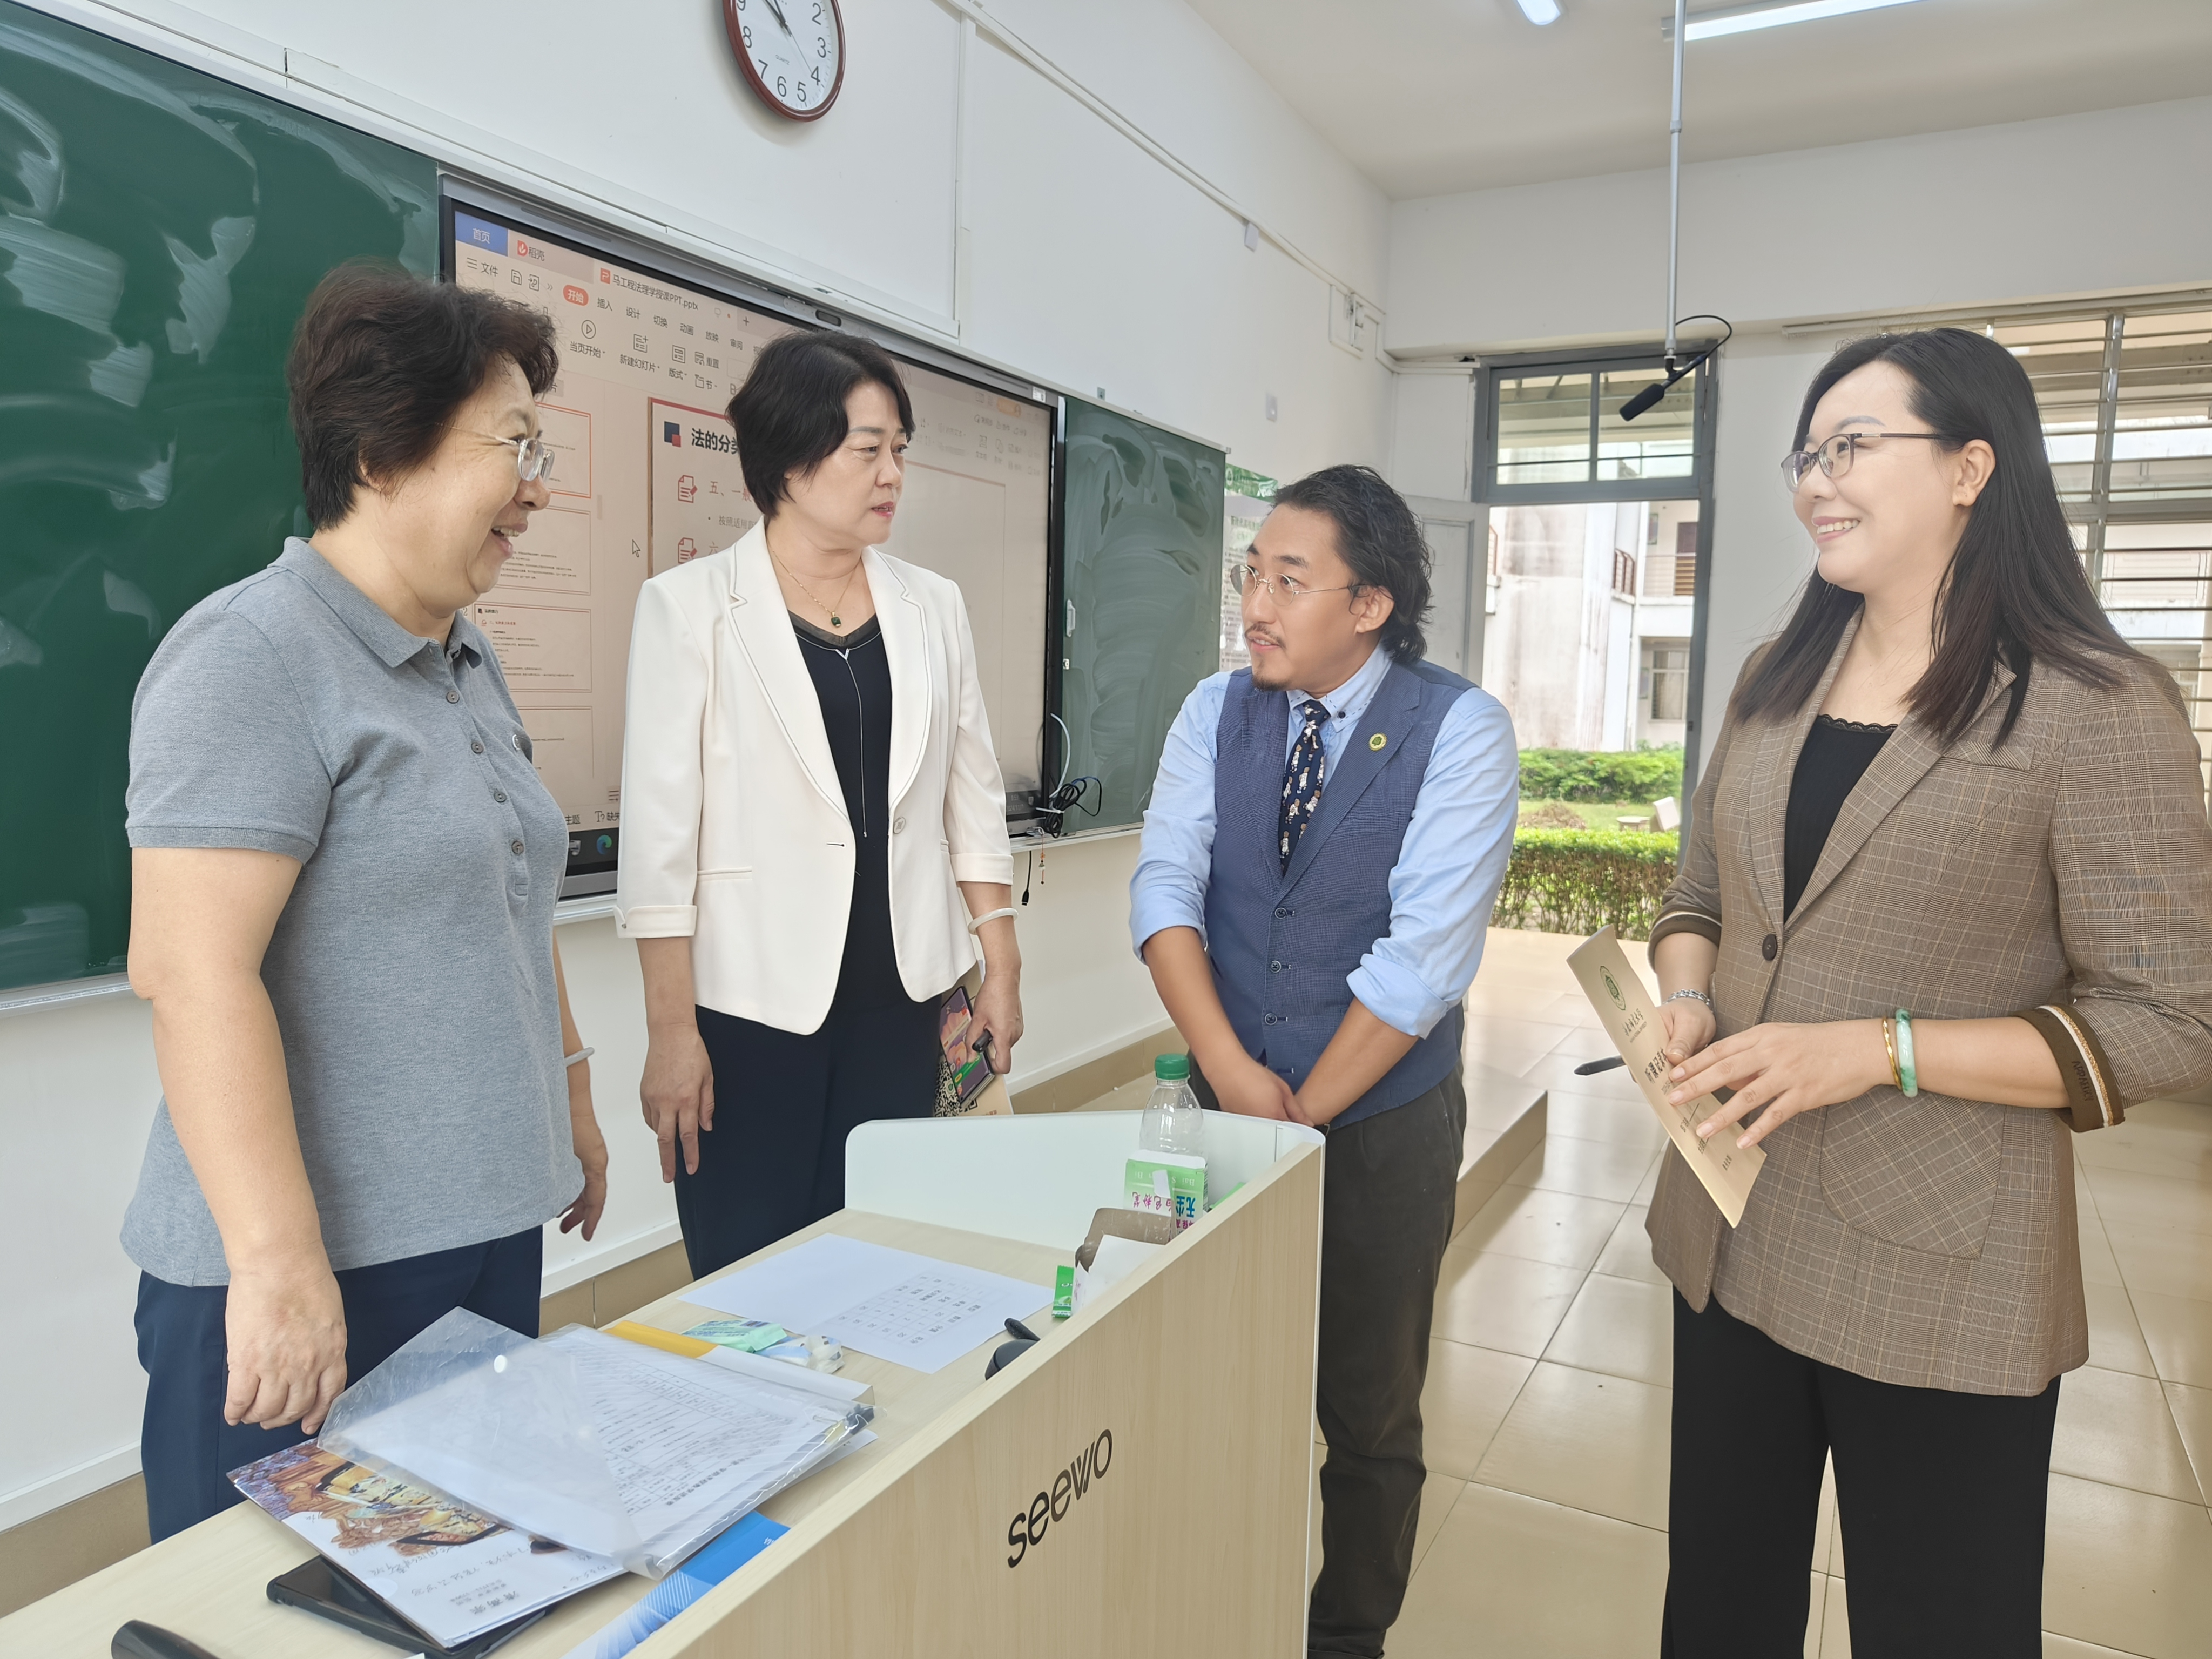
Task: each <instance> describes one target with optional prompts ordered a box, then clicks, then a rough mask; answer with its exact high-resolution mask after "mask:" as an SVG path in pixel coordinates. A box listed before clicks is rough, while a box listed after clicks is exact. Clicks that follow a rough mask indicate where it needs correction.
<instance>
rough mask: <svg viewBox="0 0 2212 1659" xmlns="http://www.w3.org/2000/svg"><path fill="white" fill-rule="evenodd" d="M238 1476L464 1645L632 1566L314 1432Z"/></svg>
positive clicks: (397, 1605) (287, 1518)
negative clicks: (477, 1506) (325, 1445)
mask: <svg viewBox="0 0 2212 1659" xmlns="http://www.w3.org/2000/svg"><path fill="white" fill-rule="evenodd" d="M230 1478H231V1480H232V1482H233V1484H234V1485H235V1486H237V1487H238V1489H239V1491H240V1492H244V1493H245V1494H246V1496H247V1497H248V1498H252V1500H253V1501H254V1502H255V1503H256V1504H259V1505H260V1506H261V1507H262V1508H263V1509H264V1510H267V1511H268V1512H269V1513H270V1515H272V1516H275V1517H276V1519H277V1520H279V1521H282V1522H283V1523H284V1524H285V1525H286V1526H288V1527H289V1528H291V1529H292V1530H293V1531H294V1532H296V1533H298V1534H300V1536H301V1537H302V1538H304V1539H306V1540H307V1541H308V1542H309V1543H311V1544H313V1546H314V1547H316V1548H317V1549H318V1550H319V1551H321V1552H322V1553H323V1554H325V1556H327V1557H329V1558H330V1559H331V1560H332V1561H334V1562H336V1563H337V1565H339V1566H341V1567H343V1568H344V1569H345V1570H346V1571H348V1572H349V1573H351V1574H352V1575H353V1576H354V1577H356V1578H358V1579H359V1580H361V1582H362V1583H364V1584H366V1585H368V1588H369V1589H371V1590H372V1591H374V1593H375V1594H376V1595H377V1596H378V1597H380V1599H381V1600H382V1601H384V1603H385V1605H386V1606H387V1607H390V1608H391V1609H392V1611H393V1612H394V1613H398V1615H399V1616H400V1617H401V1618H402V1619H404V1620H406V1621H407V1622H408V1623H409V1624H410V1625H412V1626H415V1627H416V1629H417V1630H419V1631H421V1632H422V1634H423V1635H425V1636H428V1637H429V1638H431V1639H432V1640H433V1641H435V1642H436V1643H437V1644H438V1645H439V1646H440V1647H445V1648H454V1647H459V1646H460V1645H461V1644H463V1643H464V1642H467V1641H470V1640H471V1639H473V1638H476V1637H478V1636H481V1635H482V1634H483V1632H486V1631H488V1630H493V1629H495V1628H497V1627H498V1626H501V1625H504V1624H507V1623H508V1622H509V1621H511V1620H516V1619H520V1618H521V1617H522V1616H523V1615H524V1614H525V1613H535V1612H537V1611H538V1608H540V1607H550V1606H551V1605H552V1604H553V1603H554V1602H556V1601H565V1600H566V1599H567V1598H568V1597H569V1596H571V1595H574V1594H575V1593H576V1592H577V1591H579V1590H581V1589H589V1588H590V1587H591V1586H592V1585H593V1584H598V1583H605V1581H606V1580H607V1579H610V1578H614V1577H619V1576H620V1575H621V1573H622V1570H623V1567H622V1563H621V1562H619V1561H617V1560H614V1559H611V1557H608V1556H605V1555H594V1554H592V1553H590V1552H589V1551H587V1550H574V1549H569V1548H568V1547H566V1546H565V1545H562V1544H558V1543H556V1542H555V1541H553V1540H551V1539H550V1538H542V1537H535V1538H534V1537H532V1535H531V1534H529V1533H527V1532H521V1531H517V1530H516V1529H515V1528H513V1527H510V1526H508V1525H507V1524H506V1523H505V1522H501V1521H497V1520H495V1519H493V1518H492V1517H491V1516H488V1515H484V1514H482V1513H479V1512H478V1511H477V1510H473V1509H471V1508H470V1507H469V1506H468V1505H466V1504H457V1503H455V1502H454V1501H453V1499H452V1498H448V1497H447V1496H446V1494H445V1493H443V1492H436V1491H434V1490H432V1489H431V1488H429V1487H428V1486H420V1485H416V1484H412V1483H410V1482H408V1481H404V1480H395V1479H394V1478H392V1476H390V1475H386V1474H378V1473H377V1472H376V1471H375V1470H374V1469H369V1468H363V1467H362V1465H360V1464H359V1463H355V1462H349V1461H348V1460H347V1459H345V1458H343V1457H341V1456H340V1455H338V1454H337V1453H336V1452H331V1451H325V1450H324V1449H322V1448H321V1447H319V1446H318V1445H316V1444H315V1443H313V1441H309V1442H307V1443H305V1444H302V1445H297V1446H288V1447H287V1448H285V1449H283V1451H279V1452H271V1453H270V1455H268V1456H266V1457H264V1458H262V1459H260V1460H259V1461H258V1462H252V1463H249V1464H247V1465H246V1467H245V1468H242V1469H237V1470H234V1471H233V1473H232V1474H231V1477H230Z"/></svg>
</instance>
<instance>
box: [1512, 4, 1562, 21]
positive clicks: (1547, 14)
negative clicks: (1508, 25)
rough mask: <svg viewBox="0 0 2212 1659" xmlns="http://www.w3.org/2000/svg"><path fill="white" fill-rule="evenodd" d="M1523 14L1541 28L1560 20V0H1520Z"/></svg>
mask: <svg viewBox="0 0 2212 1659" xmlns="http://www.w3.org/2000/svg"><path fill="white" fill-rule="evenodd" d="M1520 3H1521V15H1522V16H1523V17H1525V18H1527V19H1528V21H1530V22H1532V23H1534V24H1535V25H1536V27H1539V28H1541V27H1543V26H1544V25H1545V24H1547V23H1556V22H1558V21H1559V0H1520Z"/></svg>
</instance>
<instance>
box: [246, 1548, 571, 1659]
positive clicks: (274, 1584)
mask: <svg viewBox="0 0 2212 1659" xmlns="http://www.w3.org/2000/svg"><path fill="white" fill-rule="evenodd" d="M269 1599H270V1601H274V1602H276V1605H277V1606H279V1607H299V1608H301V1609H302V1610H303V1611H305V1612H307V1613H315V1614H318V1615H319V1616H320V1617H322V1618H325V1619H328V1620H331V1622H332V1623H334V1624H340V1625H343V1626H345V1627H346V1628H347V1629H348V1630H352V1631H358V1632H361V1633H362V1635H363V1636H368V1637H374V1638H375V1639H376V1640H378V1641H380V1642H389V1643H390V1644H392V1646H393V1647H395V1648H404V1649H406V1650H407V1651H408V1652H410V1653H419V1654H423V1655H426V1656H428V1659H481V1656H483V1655H484V1654H487V1653H489V1652H491V1651H492V1650H494V1649H495V1648H498V1647H500V1646H502V1645H503V1644H506V1643H507V1641H509V1640H510V1639H511V1638H514V1637H516V1636H520V1634H521V1633H522V1632H524V1631H526V1630H528V1629H529V1628H530V1627H531V1626H532V1625H534V1624H536V1623H537V1622H538V1620H541V1619H543V1618H544V1616H545V1615H546V1613H549V1612H550V1611H551V1609H550V1608H548V1607H540V1608H538V1611H537V1612H535V1613H525V1614H524V1615H523V1616H522V1617H521V1618H520V1619H517V1620H513V1622H512V1623H509V1624H505V1625H501V1626H499V1628H497V1629H496V1630H488V1631H486V1632H484V1633H483V1635H482V1636H479V1637H477V1638H476V1639H475V1640H473V1641H469V1642H464V1643H462V1644H461V1645H460V1646H459V1647H457V1648H441V1647H440V1646H439V1645H438V1644H436V1643H435V1642H433V1641H432V1640H431V1639H430V1638H428V1637H427V1636H425V1635H424V1634H423V1633H422V1632H421V1631H419V1630H417V1629H416V1628H415V1626H412V1625H410V1624H409V1623H408V1622H407V1621H406V1620H404V1619H402V1618H401V1617H400V1616H399V1615H398V1613H394V1612H393V1611H392V1608H391V1607H389V1606H387V1605H386V1603H385V1601H383V1599H382V1598H381V1597H380V1596H379V1595H377V1594H376V1592H375V1591H374V1590H372V1589H369V1588H368V1585H366V1584H364V1583H362V1582H361V1580H360V1579H358V1578H356V1577H354V1576H353V1575H352V1574H351V1573H349V1572H348V1571H346V1570H345V1569H344V1568H343V1567H341V1566H337V1565H333V1564H332V1563H331V1562H329V1561H325V1559H323V1558H322V1557H321V1556H319V1555H316V1556H311V1557H309V1558H308V1559H307V1560H305V1561H302V1562H301V1563H300V1565H298V1566H296V1567H295V1568H293V1569H292V1571H289V1572H287V1573H280V1574H278V1575H277V1576H276V1577H274V1578H272V1579H270V1581H269Z"/></svg>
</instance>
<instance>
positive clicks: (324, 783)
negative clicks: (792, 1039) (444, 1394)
mask: <svg viewBox="0 0 2212 1659" xmlns="http://www.w3.org/2000/svg"><path fill="white" fill-rule="evenodd" d="M558 366H559V359H558V356H557V355H556V352H555V349H554V347H553V343H552V329H551V325H550V323H549V322H548V321H547V320H546V319H544V318H542V317H539V316H537V315H535V314H534V313H530V312H527V311H525V310H523V309H521V308H520V307H513V306H509V305H507V304H505V303H504V302H502V301H498V300H495V299H492V298H489V297H486V296H483V295H475V294H469V293H464V292H462V291H460V290H459V289H453V288H447V287H440V286H437V285H435V284H433V283H425V282H422V281H419V280H417V279H416V278H414V277H411V276H406V275H405V274H404V273H402V272H399V271H397V270H391V271H386V270H374V269H368V268H349V269H347V270H340V271H338V272H337V273H335V274H333V275H332V276H331V277H330V278H329V279H328V280H326V281H325V283H323V285H322V286H321V287H320V288H319V289H317V291H316V293H315V295H314V296H313V299H311V300H310V301H309V302H308V307H307V314H306V315H305V317H304V318H303V319H301V324H300V328H299V332H298V336H297V338H296V339H295V343H294V347H293V354H292V361H291V366H290V372H289V378H290V383H291V392H292V423H293V427H294V429H295V432H296V434H297V435H298V437H299V441H300V451H301V460H302V469H303V472H304V477H305V483H306V489H307V510H308V513H309V514H310V516H311V517H312V518H313V520H314V523H315V533H314V536H313V538H312V539H310V540H307V541H302V540H299V539H296V538H295V539H293V540H291V541H289V542H287V543H286V544H285V545H284V549H283V553H282V555H281V556H279V557H278V558H277V560H276V562H275V563H273V564H271V565H270V566H269V567H268V568H266V569H264V570H262V571H260V572H258V573H257V574H254V575H252V576H249V577H247V578H246V580H244V581H241V582H238V583H236V584H234V585H233V586H229V587H227V588H224V589H222V591H221V592H216V593H213V594H210V596H209V597H208V598H207V599H204V600H203V601H201V603H200V604H198V605H196V606H194V607H193V608H192V610H191V611H190V612H188V613H187V614H186V615H185V617H183V618H182V620H180V621H179V623H177V625H176V627H175V628H174V629H172V630H171V632H170V634H169V635H168V637H167V639H166V640H165V641H163V642H162V644H161V649H160V650H159V651H158V652H156V653H155V657H154V660H153V662H152V663H151V664H150V665H149V666H148V668H147V670H146V674H145V678H143V681H141V683H140V684H139V688H138V696H137V703H136V705H135V707H134V708H133V711H132V719H131V784H130V793H129V809H130V839H131V848H132V852H131V883H132V895H131V897H132V915H131V958H130V960H131V983H132V985H133V987H135V988H136V989H137V993H138V994H139V995H140V996H142V997H144V998H146V999H147V1000H149V1001H150V1002H152V1004H153V1005H154V1045H155V1058H156V1060H157V1061H158V1063H159V1065H160V1067H161V1085H162V1089H163V1091H164V1096H165V1098H164V1100H163V1103H162V1105H161V1110H160V1111H159V1112H158V1113H157V1114H156V1115H155V1121H154V1129H153V1133H152V1136H151V1138H150V1139H149V1142H148V1144H147V1148H146V1158H145V1163H144V1165H143V1170H142V1171H141V1173H140V1176H139V1182H138V1190H137V1195H136V1196H135V1197H134V1198H133V1199H132V1200H131V1208H130V1212H129V1213H128V1215H127V1216H126V1217H125V1222H124V1229H123V1243H124V1248H125V1249H126V1250H127V1251H128V1252H129V1253H130V1255H131V1259H132V1260H133V1261H137V1263H138V1265H139V1266H140V1267H141V1268H143V1270H144V1272H143V1278H142V1279H141V1281H140V1288H139V1297H138V1312H137V1328H138V1350H139V1357H140V1359H141V1361H142V1363H143V1364H144V1365H145V1368H146V1372H147V1395H146V1416H145V1424H144V1428H143V1439H142V1453H143V1463H144V1468H145V1474H146V1498H147V1509H148V1514H149V1521H150V1522H151V1526H152V1531H153V1535H154V1536H155V1538H156V1539H159V1538H162V1537H166V1536H167V1535H168V1534H171V1533H173V1532H176V1531H179V1530H181V1529H182V1528H185V1527H187V1526H190V1525H191V1524H192V1523H193V1522H196V1521H198V1520H200V1519H202V1518H204V1516H209V1515H211V1514H213V1513H215V1512H216V1510H220V1509H222V1508H223V1507H226V1506H227V1505H228V1504H231V1503H234V1502H235V1501H237V1493H236V1492H234V1491H233V1490H232V1489H231V1487H230V1486H229V1484H228V1481H227V1480H225V1478H224V1477H225V1475H226V1474H227V1473H228V1471H229V1470H231V1469H234V1468H237V1467H239V1466H240V1464H243V1463H246V1462H250V1461H252V1459H253V1458H255V1457H258V1456H262V1455H265V1454H267V1453H269V1452H271V1451H276V1450H279V1449H282V1448H283V1447H285V1446H287V1445H290V1444H292V1443H295V1442H296V1441H298V1440H300V1439H301V1438H302V1437H304V1435H305V1434H307V1433H311V1432H313V1431H314V1430H315V1429H317V1428H318V1427H319V1426H320V1424H321V1421H322V1418H323V1414H324V1413H325V1411H327V1410H328V1408H329V1407H330V1404H331V1401H332V1400H333V1399H335V1398H336V1397H337V1393H338V1391H339V1390H340V1389H342V1388H343V1387H344V1385H345V1383H346V1381H347V1379H348V1377H349V1376H360V1375H362V1373H364V1372H366V1371H368V1370H370V1369H372V1368H373V1367H374V1366H375V1365H376V1364H379V1363H380V1361H381V1360H382V1359H383V1358H386V1356H387V1355H389V1354H390V1353H391V1352H392V1351H393V1350H394V1349H395V1348H397V1347H398V1346H401V1345H402V1344H404V1342H406V1341H407V1340H409V1339H410V1337H412V1336H414V1335H415V1334H416V1333H418V1332H419V1331H421V1330H422V1329H423V1328H425V1327H427V1326H428V1325H429V1324H431V1323H432V1322H435V1320H437V1319H439V1318H440V1317H441V1316H443V1315H445V1314H446V1313H447V1312H448V1311H450V1310H453V1309H454V1308H457V1307H465V1308H469V1309H471V1310H474V1311H476V1312H477V1313H479V1314H482V1315H483V1316H487V1317H489V1318H492V1319H495V1320H498V1321H500V1322H502V1323H505V1324H507V1325H509V1326H511V1327H513V1328H515V1329H518V1330H522V1331H526V1332H529V1333H532V1334H535V1333H536V1330H537V1326H538V1292H539V1259H540V1249H541V1237H542V1235H541V1232H540V1229H541V1227H542V1226H543V1225H544V1223H545V1222H546V1221H547V1220H548V1219H550V1218H552V1217H554V1216H556V1215H559V1216H562V1230H563V1231H566V1230H568V1228H570V1227H574V1226H580V1227H582V1228H583V1230H584V1236H585V1237H586V1238H588V1237H591V1233H592V1229H593V1228H594V1227H595V1226H596V1225H597V1224H598V1219H599V1210H600V1207H601V1206H602V1205H603V1203H604V1202H605V1170H606V1149H605V1143H604V1142H603V1141H602V1140H601V1139H600V1137H599V1128H598V1126H597V1125H596V1123H595V1122H594V1121H593V1119H592V1100H591V1085H590V1080H589V1074H588V1071H587V1069H586V1066H584V1065H583V1064H581V1063H576V1064H572V1065H564V1064H563V1060H564V1058H565V1057H567V1056H572V1055H575V1054H578V1053H579V1051H580V1049H581V1048H582V1044H581V1042H580V1041H579V1039H578V1037H577V1035H576V1030H575V1026H574V1022H573V1021H572V1020H571V1019H570V1018H569V1014H568V997H567V993H566V991H565V989H564V988H563V987H562V981H561V966H560V959H559V957H558V955H557V954H556V951H555V948H554V943H553V902H554V900H555V898H556V896H557V895H558V893H559V889H560V881H561V875H562V866H563V864H564V862H565V860H566V857H567V851H568V831H567V826H566V824H565V823H564V822H563V820H562V815H561V812H560V810H559V809H558V808H557V807H556V805H554V803H553V800H552V798H551V797H550V795H548V794H547V793H546V792H545V789H544V787H543V786H542V785H541V784H540V783H539V782H538V777H537V775H536V773H535V772H534V771H533V769H532V764H531V751H530V738H529V736H528V734H527V733H526V732H524V730H523V727H522V722H521V720H520V717H519V716H518V715H517V714H516V713H515V708H514V703H513V699H512V698H510V697H509V696H508V695H507V684H506V681H505V679H504V678H502V676H501V672H500V667H499V664H498V662H497V660H496V659H495V658H494V656H493V654H492V651H491V647H490V646H489V643H488V642H487V641H486V640H485V638H484V636H483V635H482V634H481V633H479V632H478V631H477V629H476V628H475V626H474V625H473V624H472V623H470V621H469V620H468V619H467V617H465V616H463V615H462V614H460V613H461V612H462V611H464V610H465V607H466V606H468V605H470V604H471V602H473V601H474V600H475V599H477V597H478V596H479V595H481V594H482V593H483V592H484V591H485V590H486V589H488V588H489V587H490V586H492V585H493V583H494V582H495V581H496V580H498V577H499V572H500V568H501V565H503V564H504V563H505V562H506V561H507V556H508V555H509V554H510V552H511V551H512V546H511V538H513V536H514V535H515V534H516V533H517V532H520V530H521V529H522V528H523V527H524V526H525V525H526V523H527V522H528V520H529V516H530V514H531V513H532V512H533V511H535V510H536V509H537V508H538V507H541V506H543V505H544V501H545V499H546V489H545V485H544V476H545V473H546V471H548V462H549V460H550V453H549V452H548V451H547V449H546V448H545V447H544V444H543V442H542V441H540V439H539V437H538V411H537V404H536V402H535V398H536V396H537V394H538V393H540V392H544V390H545V388H546V387H547V386H550V384H551V382H552V380H553V377H554V374H555V373H556V369H557V368H558ZM564 1212H565V1213H564Z"/></svg>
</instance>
